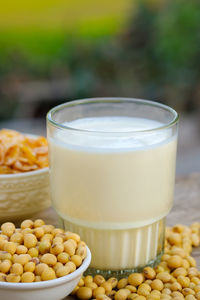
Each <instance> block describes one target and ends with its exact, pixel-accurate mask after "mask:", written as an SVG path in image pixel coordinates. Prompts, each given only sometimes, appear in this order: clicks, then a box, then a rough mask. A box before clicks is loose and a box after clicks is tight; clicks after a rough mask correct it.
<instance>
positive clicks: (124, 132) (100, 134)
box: [54, 116, 171, 152]
mask: <svg viewBox="0 0 200 300" xmlns="http://www.w3.org/2000/svg"><path fill="white" fill-rule="evenodd" d="M63 125H65V126H68V127H70V128H73V129H79V130H80V131H78V130H77V131H76V130H66V129H58V130H57V132H56V133H55V135H54V142H55V143H58V144H60V146H62V147H67V148H72V149H76V150H83V151H95V152H96V151H100V152H102V151H103V152H104V151H130V150H131V151H134V150H146V149H149V148H151V147H152V146H155V145H156V146H158V145H159V144H162V143H166V142H168V141H169V139H170V136H171V129H163V130H155V131H146V132H141V131H144V130H152V129H156V128H160V127H162V126H164V124H163V123H161V122H158V121H154V120H150V119H144V118H131V117H113V116H111V117H94V118H82V119H77V120H75V121H72V122H65V123H63Z"/></svg>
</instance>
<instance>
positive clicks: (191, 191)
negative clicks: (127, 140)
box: [19, 173, 200, 299]
mask: <svg viewBox="0 0 200 300" xmlns="http://www.w3.org/2000/svg"><path fill="white" fill-rule="evenodd" d="M33 217H34V218H43V219H44V220H45V221H46V222H47V223H50V224H55V225H56V224H57V217H56V214H55V212H54V210H53V209H52V208H49V209H47V210H46V211H43V212H41V213H39V214H37V215H35V216H33ZM19 222H20V220H19ZM193 222H200V173H196V174H191V175H188V176H184V177H179V178H177V180H176V186H175V199H174V206H173V209H172V210H171V212H170V214H169V216H168V217H167V225H169V226H172V225H175V224H178V223H179V224H185V225H190V224H191V223H193ZM193 256H194V257H195V258H196V260H197V265H198V267H200V249H199V248H196V249H194V251H193ZM66 299H74V298H72V297H68V298H66Z"/></svg>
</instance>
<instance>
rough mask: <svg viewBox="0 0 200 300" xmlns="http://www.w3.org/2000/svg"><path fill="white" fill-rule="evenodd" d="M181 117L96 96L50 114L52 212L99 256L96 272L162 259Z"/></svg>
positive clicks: (148, 104) (147, 104) (124, 270)
mask: <svg viewBox="0 0 200 300" xmlns="http://www.w3.org/2000/svg"><path fill="white" fill-rule="evenodd" d="M177 125H178V114H177V113H176V112H175V111H174V110H173V109H172V108H170V107H168V106H165V105H163V104H159V103H156V102H152V101H147V100H139V99H130V98H94V99H85V100H76V101H72V102H68V103H65V104H62V105H60V106H57V107H55V108H53V109H52V110H51V111H50V112H49V113H48V115H47V127H48V129H47V130H48V142H49V148H50V157H49V158H50V181H51V196H52V203H53V207H54V209H55V210H56V212H57V214H58V216H59V219H60V221H61V222H62V225H63V227H64V228H65V229H66V230H69V231H73V232H77V233H78V234H80V235H81V238H82V239H83V240H84V241H86V242H87V244H88V246H89V247H90V249H91V251H92V263H91V266H90V272H92V273H96V272H98V270H100V271H101V273H102V274H104V275H108V274H109V275H110V274H115V275H120V274H128V273H131V272H133V271H136V270H139V269H141V268H143V267H144V266H146V265H153V264H156V263H157V262H158V261H159V258H160V256H161V255H162V253H163V247H164V231H165V217H166V215H167V214H168V213H169V211H170V209H171V207H172V204H173V192H174V178H175V166H176V147H177Z"/></svg>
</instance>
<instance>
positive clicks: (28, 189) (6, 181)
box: [0, 168, 51, 222]
mask: <svg viewBox="0 0 200 300" xmlns="http://www.w3.org/2000/svg"><path fill="white" fill-rule="evenodd" d="M50 205H51V201H50V185H49V168H43V169H39V170H35V171H31V172H26V173H17V174H5V175H4V174H2V175H0V221H1V222H3V221H8V220H13V219H15V218H21V217H26V216H30V215H32V214H34V213H37V212H39V211H41V210H43V209H45V208H47V207H49V206H50Z"/></svg>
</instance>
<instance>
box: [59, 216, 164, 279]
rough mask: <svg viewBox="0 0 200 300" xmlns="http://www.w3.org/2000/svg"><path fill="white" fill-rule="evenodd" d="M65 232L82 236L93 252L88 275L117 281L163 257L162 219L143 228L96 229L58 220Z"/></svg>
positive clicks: (155, 262) (154, 263) (152, 264)
mask: <svg viewBox="0 0 200 300" xmlns="http://www.w3.org/2000/svg"><path fill="white" fill-rule="evenodd" d="M60 222H61V223H62V226H63V228H64V229H65V230H70V231H72V232H76V233H78V234H79V235H80V236H81V239H82V240H84V241H85V242H86V243H87V245H88V247H89V248H90V250H91V252H92V261H91V265H90V268H89V269H88V271H87V274H92V275H96V274H102V275H103V276H105V277H106V278H107V277H111V276H116V277H117V278H120V277H124V276H128V275H129V274H131V273H133V272H139V271H141V270H142V269H143V268H144V267H145V266H147V265H149V266H155V265H156V264H157V263H158V262H159V261H160V258H161V256H162V254H163V250H164V234H165V218H162V219H160V220H157V221H155V222H153V223H151V224H148V225H146V226H143V227H136V228H127V229H106V230H105V229H97V228H90V227H85V226H80V225H77V224H75V223H72V222H69V221H67V220H64V219H62V218H60Z"/></svg>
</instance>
